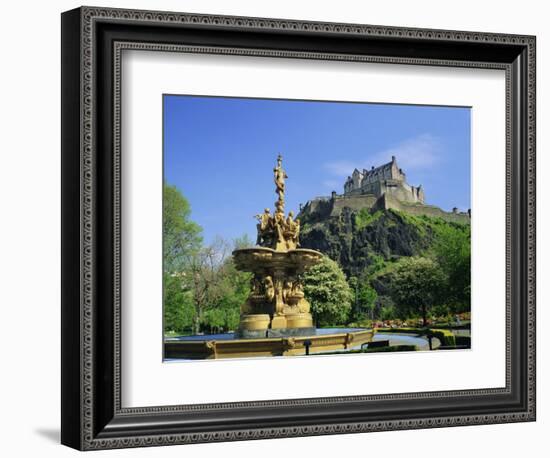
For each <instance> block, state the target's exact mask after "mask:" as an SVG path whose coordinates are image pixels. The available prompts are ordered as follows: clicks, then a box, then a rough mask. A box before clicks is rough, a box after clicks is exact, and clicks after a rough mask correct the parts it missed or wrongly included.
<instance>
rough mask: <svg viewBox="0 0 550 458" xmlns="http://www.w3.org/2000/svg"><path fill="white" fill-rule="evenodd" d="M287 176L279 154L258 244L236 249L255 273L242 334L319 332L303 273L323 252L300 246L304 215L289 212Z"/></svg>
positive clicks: (243, 265)
mask: <svg viewBox="0 0 550 458" xmlns="http://www.w3.org/2000/svg"><path fill="white" fill-rule="evenodd" d="M287 178H288V176H287V174H286V172H285V170H284V169H283V158H282V156H281V155H280V154H279V156H278V157H277V165H276V167H275V168H274V169H273V180H274V183H275V193H276V194H277V201H276V202H275V208H274V211H273V213H271V211H270V209H269V208H266V209H265V210H264V212H263V213H262V214H259V215H256V218H257V220H258V224H257V230H258V236H257V240H256V245H257V246H255V247H252V248H244V249H239V250H235V251H234V252H233V257H234V261H235V265H236V266H237V269H239V270H242V271H246V272H251V273H252V274H253V277H252V280H251V285H250V295H249V296H248V299H247V300H246V302H245V303H244V304H243V305H242V306H241V317H240V325H239V329H238V335H239V336H240V337H241V338H258V337H276V336H293V335H308V334H311V333H315V328H314V326H313V319H312V316H311V312H310V304H309V302H308V301H307V298H306V297H305V295H304V288H303V280H302V274H303V273H304V272H305V271H306V270H307V269H309V268H310V267H311V266H313V265H315V264H317V263H318V262H319V261H320V260H321V258H322V257H323V255H322V254H321V253H320V252H318V251H315V250H309V249H305V248H300V243H299V236H300V220H299V219H295V218H294V214H293V212H292V211H290V212H289V213H288V215H285V189H286V182H285V180H286V179H287Z"/></svg>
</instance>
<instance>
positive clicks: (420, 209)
mask: <svg viewBox="0 0 550 458" xmlns="http://www.w3.org/2000/svg"><path fill="white" fill-rule="evenodd" d="M375 209H377V210H378V209H380V210H382V209H383V210H389V209H394V210H398V211H402V212H404V213H408V214H410V215H415V216H433V217H437V218H441V219H443V220H445V221H449V222H453V223H460V224H470V215H469V214H468V213H462V212H461V213H453V212H446V211H443V210H441V208H439V207H435V206H434V205H426V204H419V203H409V202H400V201H399V200H397V199H395V198H393V197H392V196H391V195H389V194H384V195H383V196H382V197H380V198H379V199H378V201H377V202H376V205H375Z"/></svg>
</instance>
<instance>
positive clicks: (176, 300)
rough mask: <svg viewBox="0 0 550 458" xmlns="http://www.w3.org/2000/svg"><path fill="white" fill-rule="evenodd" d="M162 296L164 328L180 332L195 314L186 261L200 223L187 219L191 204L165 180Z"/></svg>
mask: <svg viewBox="0 0 550 458" xmlns="http://www.w3.org/2000/svg"><path fill="white" fill-rule="evenodd" d="M163 197H164V198H163V261H164V262H163V299H164V330H165V332H169V331H175V332H183V331H184V330H186V329H188V328H190V327H191V325H192V321H193V317H194V315H195V308H194V306H193V292H192V289H191V285H190V277H189V270H188V264H189V260H190V259H192V258H193V257H194V256H195V255H196V253H198V252H199V251H200V247H201V242H202V238H201V235H200V234H201V231H202V229H201V227H200V226H199V225H198V224H196V223H195V222H193V221H191V220H190V219H189V217H190V214H191V207H190V205H189V202H188V201H187V199H185V197H183V195H182V194H181V192H180V191H179V190H178V189H177V188H176V187H175V186H170V185H167V184H166V183H165V184H164V196H163Z"/></svg>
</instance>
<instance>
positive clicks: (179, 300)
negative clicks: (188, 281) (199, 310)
mask: <svg viewBox="0 0 550 458" xmlns="http://www.w3.org/2000/svg"><path fill="white" fill-rule="evenodd" d="M181 274H182V273H176V274H168V273H164V331H165V332H177V333H183V332H185V331H188V330H190V329H191V325H192V323H193V315H194V313H195V311H194V307H193V294H192V292H191V291H190V290H189V289H186V287H185V281H184V279H182V278H181Z"/></svg>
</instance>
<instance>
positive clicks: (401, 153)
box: [324, 134, 441, 177]
mask: <svg viewBox="0 0 550 458" xmlns="http://www.w3.org/2000/svg"><path fill="white" fill-rule="evenodd" d="M392 156H395V157H396V158H397V163H398V164H399V166H400V167H401V168H402V169H403V170H404V171H405V172H407V171H409V170H430V169H431V168H432V167H433V166H434V165H436V164H437V163H438V162H439V161H440V160H441V144H440V141H439V140H438V139H437V138H436V137H434V136H433V135H430V134H422V135H419V136H417V137H413V138H409V139H407V140H404V141H402V142H401V143H398V144H397V145H395V146H392V147H390V148H388V149H385V150H382V151H377V152H375V153H374V154H369V155H368V157H366V158H365V160H362V161H360V162H352V161H349V160H342V161H334V162H327V163H326V164H324V167H325V168H326V169H327V170H328V171H329V172H330V173H331V174H333V175H335V176H338V177H347V176H348V175H351V173H352V172H353V170H354V169H355V168H357V169H359V170H362V169H370V168H371V167H372V166H374V167H378V166H379V165H382V164H386V163H387V162H389V161H391V157H392Z"/></svg>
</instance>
